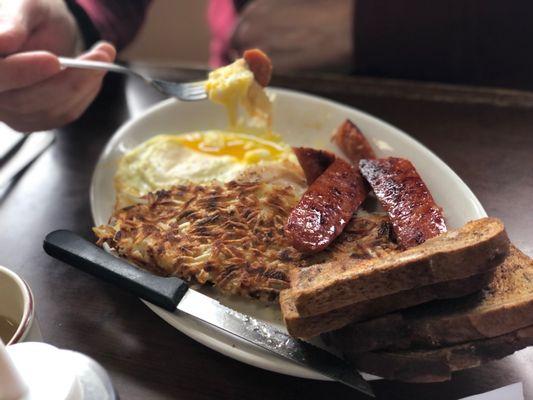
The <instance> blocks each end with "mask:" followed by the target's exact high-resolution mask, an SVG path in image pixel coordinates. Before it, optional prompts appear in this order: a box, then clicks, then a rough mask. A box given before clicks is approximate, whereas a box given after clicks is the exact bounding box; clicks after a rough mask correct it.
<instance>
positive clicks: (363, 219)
mask: <svg viewBox="0 0 533 400" xmlns="http://www.w3.org/2000/svg"><path fill="white" fill-rule="evenodd" d="M298 199H299V194H297V193H295V190H294V189H293V187H292V186H287V185H279V184H272V183H265V182H229V183H226V184H222V183H214V182H213V183H211V184H208V185H193V184H190V185H180V186H175V187H173V188H171V189H170V190H161V191H158V192H155V193H149V194H147V195H146V196H143V197H142V198H141V199H140V200H141V203H140V204H137V205H133V206H129V207H126V208H123V209H120V210H116V211H115V212H114V214H113V216H112V217H111V219H110V221H109V224H108V225H101V226H99V227H96V228H94V229H93V230H94V232H95V234H96V235H97V237H98V242H97V244H98V245H100V246H102V245H103V244H104V243H107V244H108V245H109V246H110V247H111V248H112V249H114V250H115V251H116V252H117V253H118V254H119V255H120V256H122V257H125V258H126V259H128V260H129V261H130V262H132V263H134V264H136V265H138V266H140V267H142V268H144V269H147V270H150V271H151V272H153V273H156V274H158V275H163V276H178V277H180V278H182V279H185V280H187V281H189V282H198V283H200V284H210V285H214V286H215V287H216V288H217V289H218V290H220V291H221V292H223V293H226V294H235V295H239V296H244V297H251V298H256V299H259V300H261V301H264V302H273V301H277V298H278V295H279V292H280V291H281V290H283V289H287V288H289V286H290V283H289V272H290V271H291V270H292V269H295V268H301V267H307V266H309V265H312V264H318V263H322V262H326V261H333V260H341V259H343V258H350V259H352V260H353V259H368V258H374V257H379V256H382V255H384V254H387V253H390V252H394V251H397V250H398V246H397V245H396V244H395V243H394V242H393V241H392V239H391V237H390V233H391V228H390V223H389V220H388V218H387V217H386V216H385V215H379V214H366V213H362V212H360V213H359V214H358V215H357V216H355V217H354V218H352V220H351V221H350V223H349V224H348V225H347V227H346V229H345V230H344V232H343V233H342V234H341V235H340V236H339V237H338V238H337V239H336V240H335V241H334V242H333V243H332V245H331V246H330V247H328V248H327V249H326V250H324V251H322V252H320V253H317V254H314V255H312V256H308V255H304V254H303V253H300V252H298V251H297V250H296V249H294V248H293V247H292V246H290V244H289V242H288V240H287V239H286V238H285V235H284V229H283V227H284V224H285V221H286V219H287V216H288V214H289V213H290V211H291V209H292V208H293V207H294V206H295V205H296V203H297V202H298ZM352 262H353V261H352Z"/></svg>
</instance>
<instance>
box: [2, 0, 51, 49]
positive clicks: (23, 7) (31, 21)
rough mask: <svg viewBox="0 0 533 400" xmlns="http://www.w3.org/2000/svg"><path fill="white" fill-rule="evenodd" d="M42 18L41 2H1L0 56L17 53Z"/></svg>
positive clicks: (13, 0) (19, 0)
mask: <svg viewBox="0 0 533 400" xmlns="http://www.w3.org/2000/svg"><path fill="white" fill-rule="evenodd" d="M41 17H42V12H41V2H40V1H38V0H37V1H35V0H9V1H2V2H1V5H0V55H4V56H5V55H9V54H13V53H16V52H18V51H19V50H20V49H21V48H22V47H23V45H24V43H25V42H26V41H27V40H28V37H29V35H30V32H31V31H32V30H33V29H34V28H35V27H36V26H37V24H38V23H39V20H40V18H41Z"/></svg>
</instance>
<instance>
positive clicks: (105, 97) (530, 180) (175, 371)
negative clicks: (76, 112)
mask: <svg viewBox="0 0 533 400" xmlns="http://www.w3.org/2000/svg"><path fill="white" fill-rule="evenodd" d="M157 73H158V74H159V75H160V76H162V77H163V76H165V77H169V76H170V77H176V78H178V79H179V78H187V77H189V75H190V76H193V75H194V76H198V74H200V75H201V74H202V71H189V72H187V73H177V72H176V71H173V70H170V69H169V70H157ZM274 84H275V85H278V86H282V87H286V88H292V89H297V90H302V91H306V92H309V93H314V94H318V95H321V96H324V97H327V98H330V99H333V100H337V101H339V102H342V103H345V104H348V105H350V106H353V107H356V108H358V109H360V110H363V111H366V112H368V113H370V114H373V115H375V116H377V117H379V118H382V119H383V120H385V121H387V122H389V123H391V124H393V125H395V126H397V127H398V128H400V129H402V130H404V131H405V132H407V133H409V134H410V135H411V136H413V137H414V138H416V139H417V140H419V141H420V142H421V143H423V144H424V145H425V146H427V147H428V148H429V149H431V150H432V151H433V152H435V153H436V154H437V155H438V156H439V157H441V158H442V159H443V160H444V161H445V162H446V163H447V164H448V165H449V166H450V167H451V168H452V169H453V170H454V171H455V172H457V173H458V175H459V176H460V177H461V178H462V179H463V180H464V181H465V182H466V183H467V185H468V186H470V188H471V189H472V190H473V192H474V193H475V194H476V196H478V198H479V199H480V201H481V203H482V204H483V205H484V207H485V209H486V210H487V213H488V214H489V215H491V216H496V217H499V218H501V219H503V221H504V222H505V224H506V228H507V232H508V234H509V236H510V238H511V240H512V241H513V242H514V243H515V244H516V245H517V246H518V247H519V248H521V249H522V250H523V251H525V252H526V253H527V254H529V255H530V256H533V154H532V152H533V93H528V92H518V91H509V90H502V89H483V88H469V87H464V86H448V85H436V84H427V83H417V82H402V81H391V80H377V79H370V78H356V77H338V76H319V75H307V76H306V75H298V76H279V77H276V78H275V80H274ZM161 99H162V97H161V96H160V95H159V94H158V93H156V92H154V91H153V90H152V89H151V88H149V87H146V86H144V85H143V84H141V83H140V82H136V81H131V80H127V81H124V80H122V79H121V78H117V77H109V78H108V79H106V82H105V85H104V89H103V91H102V93H101V95H100V96H99V97H98V99H97V101H96V102H95V103H94V104H93V105H92V106H91V107H90V109H89V110H88V111H87V113H86V114H85V115H84V116H83V117H82V118H81V119H80V120H78V121H77V122H75V123H73V124H71V125H69V126H66V127H64V128H62V129H59V130H58V131H57V140H56V143H55V144H54V146H53V147H51V148H50V149H49V150H48V151H46V153H45V154H43V156H42V157H40V158H39V159H38V160H37V161H36V162H35V163H34V164H33V165H31V166H30V167H29V168H28V169H27V171H25V173H24V174H23V175H22V176H21V177H20V178H19V179H18V180H17V181H15V182H14V183H13V184H12V185H11V186H10V187H8V188H5V189H4V190H3V191H2V192H0V264H2V265H5V266H7V267H8V268H11V269H12V270H14V271H15V272H17V273H19V274H20V275H21V276H22V277H23V278H24V279H25V280H26V281H27V282H28V283H29V284H30V286H31V288H32V290H33V292H34V294H35V298H36V304H37V316H38V320H39V323H40V326H41V330H42V333H43V337H44V340H45V341H46V342H48V343H50V344H53V345H56V346H58V347H61V348H67V349H72V350H77V351H81V352H83V353H86V354H88V355H89V356H91V357H93V358H95V359H96V360H98V361H99V362H100V363H101V364H102V365H103V366H104V367H105V368H106V369H107V370H108V371H109V373H110V375H111V377H112V379H113V383H114V385H115V387H116V389H117V391H118V393H119V395H120V397H121V399H123V400H130V399H131V400H135V399H154V400H159V399H198V400H200V399H254V400H255V399H301V398H305V399H307V400H311V399H324V398H335V399H348V398H349V399H359V398H361V399H363V398H364V396H362V395H360V394H358V393H357V392H355V391H353V390H351V389H349V388H347V387H344V386H342V385H340V384H337V383H332V382H320V381H311V380H305V379H298V378H293V377H289V376H284V375H280V374H276V373H272V372H268V371H263V370H260V369H257V368H253V367H250V366H248V365H246V364H243V363H240V362H237V361H234V360H232V359H230V358H227V357H225V356H223V355H221V354H218V353H216V352H215V351H212V350H210V349H208V348H207V347H205V346H202V345H200V344H198V343H196V342H194V341H193V340H191V339H189V338H188V337H186V336H185V335H183V334H181V333H180V332H179V331H177V330H175V329H174V328H172V327H171V326H170V325H167V324H166V323H165V322H163V321H162V320H161V319H159V318H158V317H157V316H156V315H155V314H153V313H152V312H151V311H149V310H148V308H147V307H145V306H144V305H143V304H142V303H141V302H140V301H139V300H138V299H137V298H135V297H134V296H131V295H129V294H127V293H124V292H121V291H119V290H116V289H115V288H113V287H112V286H110V285H109V284H106V283H103V282H100V281H98V280H96V279H95V278H93V277H91V276H88V275H86V274H83V273H80V272H79V271H78V270H75V269H73V268H71V267H69V266H67V265H65V264H63V263H61V262H59V261H56V260H54V259H52V258H50V257H48V256H47V255H46V254H45V253H44V251H43V250H42V241H43V238H44V236H45V235H46V233H48V232H50V231H52V230H54V229H59V228H65V229H71V230H74V231H76V232H78V233H80V234H82V235H83V236H85V237H87V238H92V234H91V230H90V229H91V226H92V219H91V212H90V202H89V186H90V181H91V175H92V171H93V169H94V166H95V164H96V162H97V159H98V156H99V153H100V152H101V150H102V148H103V146H104V145H105V143H106V142H107V140H108V139H109V138H110V137H111V135H112V134H113V133H114V132H115V131H116V130H117V128H118V127H120V125H121V124H122V123H124V122H125V121H127V120H128V119H129V118H131V117H132V116H134V115H137V114H138V113H140V112H142V111H143V110H144V109H146V108H147V107H149V106H150V105H151V104H154V103H155V102H157V101H159V100H161ZM519 381H520V382H522V383H523V384H524V392H525V396H526V398H527V399H533V348H530V349H526V350H523V351H520V352H518V353H516V354H514V355H513V356H510V357H507V358H505V359H503V360H500V361H496V362H492V363H489V364H486V365H483V366H481V367H479V368H475V369H471V370H468V371H462V372H459V373H456V374H455V375H454V377H453V380H452V381H450V382H445V383H438V384H419V385H414V384H403V383H397V382H389V381H378V382H376V383H373V387H374V389H375V392H376V394H377V395H378V398H383V399H413V398H420V399H457V398H460V397H463V396H468V395H472V394H476V393H481V392H485V391H488V390H491V389H495V388H498V387H501V386H504V385H507V384H510V383H514V382H519Z"/></svg>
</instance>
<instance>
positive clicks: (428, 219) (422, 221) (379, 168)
mask: <svg viewBox="0 0 533 400" xmlns="http://www.w3.org/2000/svg"><path fill="white" fill-rule="evenodd" d="M359 167H360V169H361V174H362V175H363V176H364V177H365V179H366V180H367V181H368V183H370V186H371V187H372V189H373V190H374V193H375V194H376V197H377V198H378V200H379V202H380V203H381V205H382V207H383V208H384V209H385V211H387V213H388V214H389V217H390V219H391V222H392V227H393V231H394V234H395V235H396V240H397V242H398V244H400V245H401V246H402V247H404V248H409V247H413V246H417V245H419V244H421V243H423V242H425V241H426V240H427V239H430V238H432V237H434V236H437V235H438V234H440V233H442V232H446V224H445V222H444V217H443V215H442V210H441V208H440V207H439V206H438V205H437V204H435V200H433V197H432V196H431V193H430V192H429V190H428V188H427V186H426V185H425V183H424V182H423V181H422V178H421V177H420V175H418V172H417V171H416V169H415V167H414V166H413V164H411V162H410V161H409V160H405V159H403V158H394V157H390V158H382V159H376V160H361V161H360V162H359Z"/></svg>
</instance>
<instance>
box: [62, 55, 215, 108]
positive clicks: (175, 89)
mask: <svg viewBox="0 0 533 400" xmlns="http://www.w3.org/2000/svg"><path fill="white" fill-rule="evenodd" d="M58 58H59V63H60V64H61V66H62V67H63V68H82V69H93V70H99V71H110V72H118V73H120V74H127V75H132V76H136V77H137V78H141V79H142V80H144V81H145V82H146V83H149V84H150V85H152V86H153V87H154V88H156V89H157V90H158V91H160V92H161V93H163V94H165V95H167V96H173V97H176V98H178V99H180V100H182V101H197V100H205V99H206V98H207V93H206V91H205V81H196V82H183V83H182V82H171V81H166V80H162V79H152V78H150V77H148V76H146V75H144V74H141V73H140V72H138V71H135V70H133V69H131V68H126V67H124V66H122V65H118V64H112V63H106V62H102V61H89V60H77V59H73V58H67V57H58Z"/></svg>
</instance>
